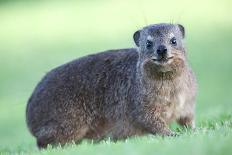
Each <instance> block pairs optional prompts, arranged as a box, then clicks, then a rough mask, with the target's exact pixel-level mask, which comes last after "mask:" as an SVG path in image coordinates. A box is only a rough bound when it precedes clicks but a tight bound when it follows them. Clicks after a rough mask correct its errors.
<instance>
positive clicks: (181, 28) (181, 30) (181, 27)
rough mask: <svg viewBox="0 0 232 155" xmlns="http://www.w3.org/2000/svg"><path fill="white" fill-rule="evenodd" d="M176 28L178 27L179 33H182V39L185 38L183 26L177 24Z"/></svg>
mask: <svg viewBox="0 0 232 155" xmlns="http://www.w3.org/2000/svg"><path fill="white" fill-rule="evenodd" d="M177 26H178V27H179V29H180V32H181V33H182V37H183V38H184V37H185V29H184V26H183V25H181V24H177Z"/></svg>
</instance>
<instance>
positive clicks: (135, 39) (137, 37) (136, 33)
mask: <svg viewBox="0 0 232 155" xmlns="http://www.w3.org/2000/svg"><path fill="white" fill-rule="evenodd" d="M133 38H134V42H135V44H136V46H138V47H139V38H140V30H138V31H136V32H135V33H134V35H133Z"/></svg>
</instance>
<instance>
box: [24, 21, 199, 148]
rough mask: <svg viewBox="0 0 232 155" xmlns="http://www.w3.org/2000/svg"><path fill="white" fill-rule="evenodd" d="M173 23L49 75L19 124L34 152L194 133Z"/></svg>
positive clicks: (189, 83)
mask: <svg viewBox="0 0 232 155" xmlns="http://www.w3.org/2000/svg"><path fill="white" fill-rule="evenodd" d="M184 37H185V30H184V27H183V26H182V25H179V24H154V25H149V26H146V27H144V28H142V29H141V30H138V31H136V32H135V33H134V35H133V39H134V42H135V44H136V48H129V49H118V50H109V51H105V52H101V53H98V54H93V55H88V56H85V57H82V58H79V59H76V60H74V61H72V62H69V63H67V64H64V65H61V66H59V67H57V68H55V69H53V70H51V71H50V72H49V73H47V75H46V76H45V77H44V78H43V79H42V80H41V81H40V82H39V84H38V85H37V87H36V88H35V90H34V92H33V94H32V96H31V97H30V99H29V101H28V105H27V110H26V120H27V124H28V127H29V129H30V131H31V133H32V134H33V135H34V136H35V137H36V139H37V144H38V146H39V147H40V148H43V147H46V146H47V145H48V144H51V145H53V146H54V145H57V144H61V145H63V144H65V143H69V142H80V141H81V140H82V139H91V140H96V141H98V140H101V139H104V138H109V137H110V138H111V139H113V140H118V139H124V138H127V137H130V136H135V135H144V134H148V133H151V134H159V135H162V136H172V135H174V133H173V132H172V131H171V130H170V129H169V127H168V125H169V124H170V123H171V122H173V121H177V122H178V123H179V124H180V125H183V126H189V127H192V128H194V127H195V123H194V105H195V96H196V79H195V76H194V74H193V72H192V70H191V68H190V67H189V65H188V61H187V58H186V50H185V47H184V44H183V40H184Z"/></svg>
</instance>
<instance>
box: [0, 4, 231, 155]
mask: <svg viewBox="0 0 232 155" xmlns="http://www.w3.org/2000/svg"><path fill="white" fill-rule="evenodd" d="M231 6H232V2H231V1H230V0H221V1H212V0H205V1H200V0H195V1H185V0H176V1H168V0H162V1H161V0H158V1H154V0H145V1H142V0H135V1H134V0H126V1H123V0H118V1H113V0H96V1H84V0H82V1H62V0H59V1H55V0H53V1H52V0H51V1H43V0H40V1H36V2H35V1H26V0H23V1H19V0H18V1H7V2H1V3H0V19H1V20H0V154H4V155H5V154H22V155H24V154H28V155H29V154H30V155H31V154H33V155H35V154H49V155H51V154H86V155H90V154H101V155H104V154H128V155H129V154H132V155H136V154H158V155H162V154H174V155H175V154H194V155H203V154H212V155H216V154H220V155H227V154H228V155H230V154H232V148H231V146H232V106H231V104H232V100H231V96H232V87H231V78H232V61H231V57H232V50H231V47H232V46H231V41H232V28H231V27H232V18H231V17H230V14H231V11H230V9H231ZM158 22H174V23H177V22H178V23H181V24H183V25H184V26H185V27H186V35H187V37H186V43H187V47H188V56H189V61H190V63H191V65H192V67H193V69H194V71H195V73H196V75H197V79H198V83H199V91H198V97H197V107H196V116H197V120H196V121H197V129H196V131H194V132H193V131H188V130H183V129H178V128H176V126H175V125H174V126H173V129H174V130H175V131H177V132H179V133H180V136H178V137H166V138H162V137H158V136H152V135H148V136H145V137H135V138H130V139H128V140H126V141H120V142H117V143H113V142H111V141H110V140H107V141H103V142H101V143H99V144H91V143H87V142H83V143H82V144H80V145H68V146H66V147H65V148H59V147H58V148H55V149H52V148H49V149H47V150H42V151H39V150H38V149H37V147H36V144H35V139H34V138H33V137H32V136H31V135H30V133H29V131H28V130H27V127H26V123H25V106H26V102H27V99H28V98H29V96H30V94H31V92H32V91H33V89H34V87H35V85H36V84H37V82H38V81H39V80H40V79H41V77H42V76H43V75H44V74H45V73H46V72H47V71H49V70H50V69H52V68H54V67H56V66H58V65H60V64H63V63H65V62H68V61H70V60H72V59H75V58H77V57H80V56H83V55H87V54H90V53H95V52H99V51H103V50H107V49H114V48H125V47H132V46H134V43H133V40H132V35H133V32H134V31H135V30H137V29H138V28H140V27H142V26H144V25H146V24H150V23H158Z"/></svg>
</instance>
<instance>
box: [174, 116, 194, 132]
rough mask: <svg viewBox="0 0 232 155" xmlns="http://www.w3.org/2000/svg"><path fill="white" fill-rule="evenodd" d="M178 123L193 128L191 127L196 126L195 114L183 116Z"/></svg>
mask: <svg viewBox="0 0 232 155" xmlns="http://www.w3.org/2000/svg"><path fill="white" fill-rule="evenodd" d="M178 123H179V124H180V125H181V126H183V127H186V128H191V129H195V128H196V125H195V119H194V114H189V115H187V116H181V117H180V118H179V120H178Z"/></svg>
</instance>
